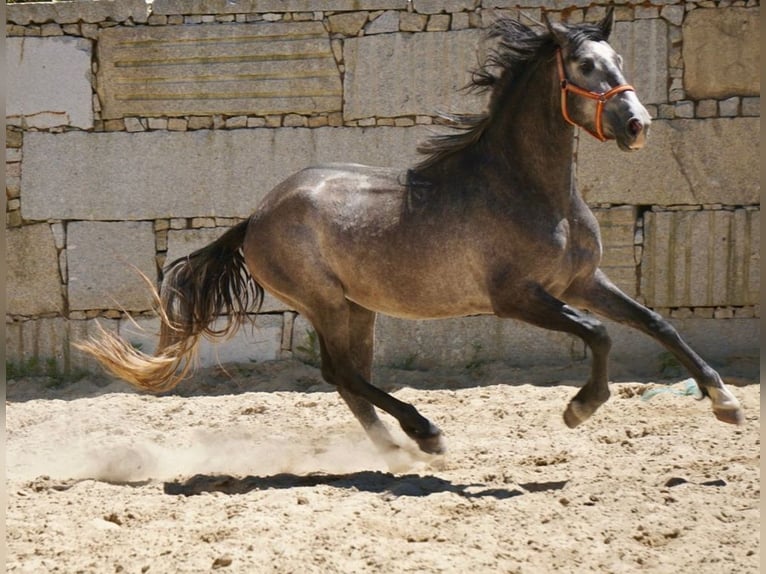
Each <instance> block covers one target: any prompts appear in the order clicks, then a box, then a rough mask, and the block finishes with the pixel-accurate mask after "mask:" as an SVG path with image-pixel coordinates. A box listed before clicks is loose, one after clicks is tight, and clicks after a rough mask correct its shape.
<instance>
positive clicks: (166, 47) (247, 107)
mask: <svg viewBox="0 0 766 574" xmlns="http://www.w3.org/2000/svg"><path fill="white" fill-rule="evenodd" d="M98 61H99V69H98V91H99V96H100V98H101V105H102V111H101V116H102V117H103V118H104V119H114V118H122V117H125V116H150V115H155V116H157V115H161V116H187V115H207V114H227V115H248V114H249V115H267V114H282V113H289V112H294V113H306V114H309V113H319V112H334V111H340V110H341V106H342V92H341V83H340V72H339V70H338V66H337V64H336V63H335V58H334V57H333V54H332V50H331V48H330V38H329V35H328V33H327V31H326V30H325V29H324V26H323V25H322V23H321V22H289V23H288V22H274V23H266V22H260V23H253V24H219V25H216V26H148V27H134V28H108V29H105V30H103V31H102V32H101V36H100V39H99V42H98Z"/></svg>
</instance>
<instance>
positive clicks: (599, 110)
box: [556, 48, 636, 142]
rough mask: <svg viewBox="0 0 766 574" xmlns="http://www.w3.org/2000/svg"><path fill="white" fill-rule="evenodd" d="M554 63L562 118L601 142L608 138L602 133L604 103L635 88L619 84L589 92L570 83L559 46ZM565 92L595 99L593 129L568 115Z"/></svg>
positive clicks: (633, 90)
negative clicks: (594, 125) (557, 78)
mask: <svg viewBox="0 0 766 574" xmlns="http://www.w3.org/2000/svg"><path fill="white" fill-rule="evenodd" d="M556 65H557V68H558V72H559V85H560V86H561V115H562V116H564V119H565V120H566V122H567V123H569V124H571V125H573V126H575V127H580V128H582V129H584V130H585V131H586V132H588V133H589V134H590V135H592V136H593V137H594V138H596V139H598V140H600V141H602V142H604V141H606V140H608V139H610V138H608V137H607V136H605V135H604V131H603V121H602V116H603V113H604V106H605V105H606V103H607V102H608V101H609V99H610V98H612V97H614V96H616V95H617V94H620V93H622V92H627V91H631V92H635V91H636V90H635V88H634V87H633V86H631V85H630V84H620V85H619V86H615V87H614V88H612V89H611V90H608V91H606V92H591V91H589V90H585V89H583V88H581V87H580V86H577V85H575V84H572V83H571V82H570V81H569V80H568V79H567V75H566V71H565V70H564V56H563V55H562V54H561V48H559V49H558V50H556ZM567 92H571V93H573V94H575V95H578V96H582V97H583V98H588V99H590V100H595V101H596V129H595V131H594V130H591V129H589V128H587V127H585V126H584V125H581V124H578V123H576V122H575V121H574V120H573V119H572V118H571V117H570V116H569V110H568V109H567Z"/></svg>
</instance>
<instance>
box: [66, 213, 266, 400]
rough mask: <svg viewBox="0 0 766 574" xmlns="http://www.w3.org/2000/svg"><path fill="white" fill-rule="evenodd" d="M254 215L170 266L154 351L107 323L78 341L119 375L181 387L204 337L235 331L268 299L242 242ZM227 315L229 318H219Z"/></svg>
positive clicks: (140, 384)
mask: <svg viewBox="0 0 766 574" xmlns="http://www.w3.org/2000/svg"><path fill="white" fill-rule="evenodd" d="M247 225H248V220H245V221H243V222H241V223H239V224H238V225H236V226H235V227H232V228H231V229H229V230H228V231H227V232H226V233H224V234H223V235H222V236H221V237H219V238H218V239H216V240H215V241H213V242H212V243H210V244H209V245H207V246H205V247H203V248H202V249H198V250H197V251H195V252H194V253H192V254H190V255H188V256H185V257H181V258H179V259H176V260H175V261H173V262H172V263H171V264H170V265H168V266H167V267H166V268H165V278H164V280H163V282H162V288H161V290H160V292H159V293H157V292H156V291H155V293H154V294H155V298H156V300H157V302H158V313H159V316H160V322H161V323H160V341H159V345H158V347H157V351H156V353H155V355H154V356H152V355H147V354H146V353H142V352H141V351H139V350H138V349H136V348H134V347H133V346H132V345H131V344H130V343H129V342H127V341H126V340H125V339H123V338H121V337H119V336H117V335H114V334H112V333H109V332H107V331H105V330H104V329H101V333H100V334H99V336H98V337H97V338H91V339H90V340H88V341H83V342H80V343H76V344H75V346H76V347H77V348H78V349H81V350H82V351H85V352H86V353H89V354H90V355H92V356H93V357H95V358H96V359H97V360H98V361H99V362H100V363H101V365H102V366H103V367H104V368H105V369H106V370H107V371H109V372H111V373H112V374H113V375H115V376H117V377H119V378H121V379H123V380H125V381H127V382H129V383H131V384H132V385H133V386H135V387H137V388H139V389H143V390H147V391H152V392H156V393H159V392H164V391H168V390H170V389H172V388H173V387H175V386H176V385H177V384H178V383H179V382H181V381H182V380H183V379H184V378H185V377H186V376H187V375H188V374H189V372H190V370H191V368H192V367H193V365H194V359H195V357H196V350H197V346H198V345H199V342H200V337H201V336H204V337H206V338H209V339H216V338H224V337H229V336H231V335H233V334H234V333H235V332H236V331H237V330H238V329H239V328H240V326H242V324H243V323H245V322H247V321H248V320H249V316H248V313H253V312H257V311H258V310H260V308H261V305H262V304H263V295H264V293H263V288H262V287H261V286H260V285H259V284H258V283H257V282H256V281H255V280H254V279H253V278H252V276H251V275H250V274H249V273H248V271H247V267H246V265H245V258H244V256H243V254H242V251H241V247H242V244H243V242H244V239H245V233H246V231H247ZM218 316H223V317H224V318H225V322H224V324H223V325H222V326H219V327H215V326H213V322H214V321H215V319H216V318H217V317H218Z"/></svg>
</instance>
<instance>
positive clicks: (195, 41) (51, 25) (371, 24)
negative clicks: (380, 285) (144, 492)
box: [5, 0, 760, 376]
mask: <svg viewBox="0 0 766 574" xmlns="http://www.w3.org/2000/svg"><path fill="white" fill-rule="evenodd" d="M543 10H545V11H547V12H548V13H549V14H550V15H551V17H552V18H554V19H555V18H559V19H563V20H566V21H569V22H580V21H595V20H597V19H600V18H601V17H602V16H603V14H604V10H605V5H604V4H599V3H593V2H590V1H587V0H568V1H561V0H447V1H438V2H437V1H435V0H154V2H152V3H146V2H144V0H101V1H99V2H92V1H62V2H52V3H29V4H27V3H25V4H9V5H7V7H6V40H5V42H6V69H7V76H8V90H7V105H6V125H7V127H6V237H7V253H6V262H7V268H8V281H7V291H6V299H7V314H6V358H7V360H8V361H9V365H10V366H11V367H12V369H11V372H13V373H18V372H32V371H40V372H49V373H57V374H61V373H71V372H79V371H82V370H89V369H93V368H94V365H93V364H92V363H90V362H89V361H88V360H87V359H86V358H85V357H83V356H82V355H80V354H78V353H77V352H76V351H75V350H73V349H72V347H71V342H72V341H74V340H77V339H79V338H82V337H85V336H87V335H88V334H90V333H93V332H94V329H95V328H96V325H95V324H96V322H98V323H99V324H100V325H101V326H102V327H103V328H105V329H111V330H116V331H119V332H121V333H123V334H124V335H125V336H127V337H128V338H129V339H130V340H131V341H132V342H133V343H134V344H135V345H137V346H140V347H141V348H142V349H145V350H151V349H152V348H153V345H154V344H155V343H156V340H155V338H154V336H153V335H154V333H155V331H156V330H157V321H156V318H155V317H154V316H153V313H152V300H151V298H150V297H149V293H148V290H147V289H146V285H145V284H144V282H143V279H141V276H140V274H139V272H140V273H143V274H144V275H145V276H146V277H148V278H150V280H152V281H159V280H160V279H161V269H162V267H163V265H164V264H165V262H166V261H170V260H172V259H174V258H176V257H178V256H181V255H184V254H186V253H189V252H190V251H192V250H193V249H196V248H197V247H200V246H202V245H204V244H206V243H208V242H209V241H211V240H212V239H213V238H215V237H216V236H218V235H219V234H220V233H222V232H223V231H224V230H225V229H226V228H228V227H229V226H231V225H233V224H234V223H236V222H238V221H241V220H242V219H243V218H246V217H247V216H248V215H249V214H250V213H251V212H252V210H253V209H254V207H255V206H256V205H257V203H258V201H259V199H260V198H261V197H262V196H263V195H264V194H265V193H266V192H267V191H268V190H269V189H271V188H272V187H273V186H274V185H275V184H277V183H278V182H279V181H281V180H282V179H284V178H285V177H287V176H288V175H290V174H291V173H292V172H294V171H296V170H298V169H300V168H302V167H305V166H307V165H310V164H313V163H317V162H329V161H344V162H360V163H369V164H375V165H383V166H407V165H410V164H412V163H414V162H415V161H416V160H417V156H416V152H415V148H416V146H417V144H418V142H419V141H421V140H423V139H424V138H426V137H428V135H429V134H430V133H431V130H432V129H433V124H435V123H436V122H437V120H436V116H437V114H436V112H437V111H452V112H462V113H469V112H479V111H482V110H483V108H484V106H485V104H486V99H485V97H484V96H477V95H475V94H474V95H472V94H470V93H466V92H464V91H460V90H459V88H460V87H462V86H463V85H465V84H466V83H467V81H468V79H469V77H470V70H471V69H472V68H474V67H475V66H476V65H477V63H478V62H479V61H480V60H481V58H482V55H483V54H484V53H486V49H487V46H486V45H485V41H484V39H483V34H482V29H483V28H485V27H486V26H487V25H488V24H489V23H490V22H492V21H493V20H494V19H496V18H497V17H499V16H514V17H519V16H530V17H531V18H533V19H537V20H539V19H540V18H541V14H542V11H543ZM616 15H617V23H616V26H615V30H614V33H613V36H612V44H613V45H614V46H615V48H616V49H617V50H618V51H619V52H620V53H621V54H622V55H623V57H624V60H625V69H626V75H627V77H628V80H629V81H630V82H631V83H633V84H634V85H635V86H636V87H637V90H638V94H639V97H640V98H641V99H642V101H643V102H644V103H645V104H646V105H647V107H648V108H649V110H650V112H651V113H652V116H653V117H654V118H655V121H654V124H653V127H652V132H651V135H650V141H649V145H648V147H647V148H646V149H644V150H642V151H641V152H639V153H635V154H630V155H626V154H624V153H622V152H619V151H618V150H617V149H616V146H614V145H609V144H600V143H599V142H597V141H596V140H594V139H592V138H590V137H588V136H587V135H580V136H579V137H578V140H577V153H576V162H577V180H578V185H579V187H580V189H581V191H582V192H583V194H584V196H585V197H586V199H587V201H588V202H589V203H590V204H591V205H592V207H593V209H594V212H595V214H596V216H597V218H598V219H599V221H600V223H601V228H602V236H603V241H604V247H605V253H604V262H603V267H604V269H605V270H606V272H607V273H608V274H609V275H610V276H612V277H613V279H614V280H615V282H616V283H617V284H618V285H619V286H620V287H621V288H623V289H624V290H625V291H626V292H628V293H629V294H631V295H632V296H634V297H636V298H638V299H639V300H641V301H642V302H643V303H645V304H646V305H648V306H649V307H652V308H655V309H657V310H659V311H660V312H662V313H664V314H665V315H667V316H669V317H671V318H672V320H673V321H674V322H675V323H677V325H678V326H679V328H680V329H681V330H682V332H683V333H684V335H685V336H686V338H687V339H688V340H689V341H690V342H691V343H692V345H699V346H700V352H702V353H703V354H706V357H707V358H709V359H710V360H711V361H712V362H713V363H716V364H718V365H721V366H722V367H723V368H724V369H725V370H724V372H726V369H728V372H730V373H737V372H739V371H741V370H742V368H743V365H744V366H745V367H746V366H748V365H749V366H752V365H753V364H755V363H756V362H755V357H757V355H758V350H759V328H758V321H759V316H760V297H759V292H760V283H759V277H760V252H759V242H760V227H759V221H760V180H759V177H758V175H757V174H758V170H757V169H756V166H758V165H760V153H759V144H760V66H759V53H760V52H759V51H760V37H759V35H760V2H759V1H758V0H733V1H730V0H727V1H726V2H723V1H720V2H719V1H715V2H714V1H711V0H701V1H699V2H688V1H681V0H656V1H650V2H620V3H619V4H618V5H617V8H616ZM256 325H257V326H256V328H255V329H254V330H243V331H241V332H240V333H238V335H237V336H236V337H235V338H234V339H232V340H230V341H228V342H226V343H225V344H223V345H220V346H215V347H214V346H211V345H207V344H206V345H205V347H204V348H203V350H202V353H201V359H202V362H203V364H213V363H215V362H230V361H263V360H273V359H279V358H283V357H289V356H292V355H293V354H301V353H303V354H304V355H305V354H308V355H311V354H312V351H311V348H310V347H311V341H312V340H311V337H310V325H308V324H307V323H306V321H305V320H303V318H301V317H300V316H297V315H296V313H295V312H294V311H292V310H291V309H289V308H287V307H286V306H285V305H284V304H282V303H281V302H279V301H278V300H276V299H274V298H272V297H269V298H268V299H267V301H266V305H265V306H264V309H263V313H262V316H261V317H259V318H258V320H257V322H256ZM377 331H378V332H377V339H378V346H377V355H376V359H377V361H378V363H379V364H381V365H398V366H406V367H433V366H439V365H449V366H453V367H460V366H467V365H469V364H473V365H475V364H476V363H477V361H484V360H494V359H503V360H506V361H509V362H511V363H514V364H517V365H531V364H540V363H544V364H561V365H565V364H567V363H569V362H571V361H580V360H584V359H585V358H586V352H585V349H584V347H583V345H582V343H581V342H580V341H578V340H575V339H573V338H571V337H569V336H567V335H562V334H560V333H553V332H547V331H542V330H539V329H536V328H533V327H529V326H526V325H522V324H519V323H514V322H509V321H501V320H499V319H496V318H494V317H473V318H463V319H453V320H444V321H414V322H405V321H399V320H394V319H390V318H385V317H381V318H380V319H379V321H378V327H377ZM612 331H613V333H614V335H615V345H614V350H613V356H614V358H615V362H616V363H617V364H622V365H624V366H626V368H627V369H628V370H629V372H630V373H631V374H633V375H649V376H651V375H655V374H657V373H658V372H659V370H660V369H661V368H662V366H663V365H664V364H666V363H667V361H665V360H664V359H663V358H662V349H661V348H660V347H659V346H658V345H656V344H655V343H653V342H651V341H649V340H648V339H646V338H645V337H644V336H643V335H639V334H636V333H634V332H632V331H629V330H627V329H625V328H622V327H617V326H612ZM750 359H752V361H750ZM756 369H757V367H756ZM745 370H746V369H745Z"/></svg>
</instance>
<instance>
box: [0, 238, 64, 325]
mask: <svg viewBox="0 0 766 574" xmlns="http://www.w3.org/2000/svg"><path fill="white" fill-rule="evenodd" d="M5 237H6V242H7V244H6V250H7V251H6V256H5V261H6V272H7V284H6V291H5V296H6V312H7V313H10V314H11V315H37V314H42V313H61V312H63V310H64V300H63V298H62V296H61V279H60V277H59V263H58V252H57V250H56V244H55V239H54V236H53V232H52V231H51V227H50V225H48V224H47V223H39V224H35V225H27V226H24V227H17V228H14V229H7V230H6V232H5Z"/></svg>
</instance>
